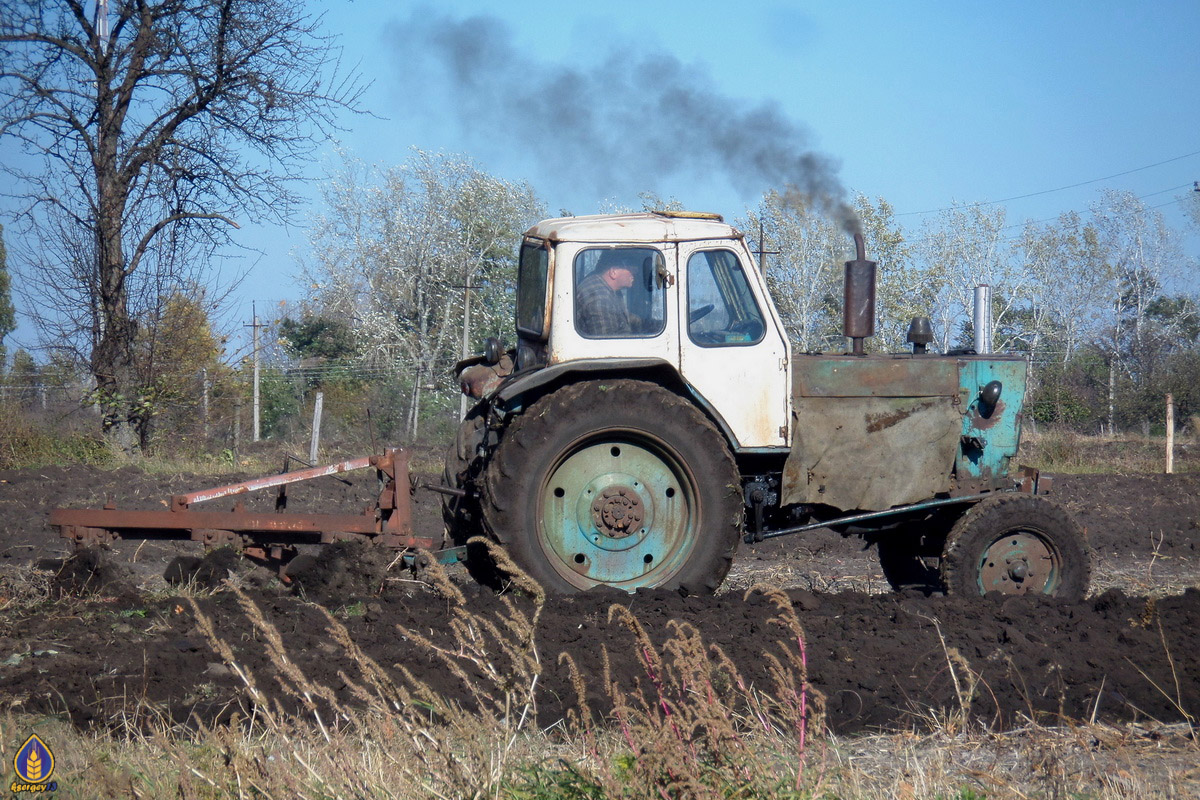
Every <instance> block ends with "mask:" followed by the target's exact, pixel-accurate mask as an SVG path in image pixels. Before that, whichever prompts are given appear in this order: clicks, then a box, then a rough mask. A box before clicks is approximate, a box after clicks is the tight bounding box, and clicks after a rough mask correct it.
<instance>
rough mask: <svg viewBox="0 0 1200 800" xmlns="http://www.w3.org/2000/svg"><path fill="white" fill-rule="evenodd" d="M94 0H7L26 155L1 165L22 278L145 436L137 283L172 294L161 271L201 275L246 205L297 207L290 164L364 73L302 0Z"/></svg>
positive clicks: (117, 427) (16, 127)
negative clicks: (10, 194)
mask: <svg viewBox="0 0 1200 800" xmlns="http://www.w3.org/2000/svg"><path fill="white" fill-rule="evenodd" d="M91 10H92V4H91V3H90V2H86V1H85V0H0V64H2V65H3V66H2V67H0V136H9V137H13V138H15V139H16V140H17V141H18V142H19V143H20V144H21V146H22V148H23V150H24V152H25V155H26V157H25V158H23V159H18V160H13V161H7V162H6V163H5V165H4V167H3V169H4V170H5V172H7V173H8V174H9V175H10V176H11V177H13V178H15V179H16V181H15V182H14V184H15V185H16V186H17V187H18V189H17V190H16V191H17V192H19V195H18V196H19V197H20V198H21V199H22V200H23V201H24V202H23V203H22V204H21V208H22V214H21V216H20V217H19V218H18V222H19V223H20V225H21V233H22V234H23V236H24V238H25V245H24V246H23V247H22V248H21V256H22V257H21V259H20V261H21V262H22V263H21V266H22V267H23V268H24V269H23V274H24V275H25V278H24V282H25V283H26V285H27V288H28V289H29V291H31V292H32V294H33V298H34V299H35V300H36V298H37V297H39V296H40V297H41V298H42V299H44V300H46V301H48V303H49V304H48V305H41V306H39V307H40V309H41V311H42V312H43V316H44V317H46V319H43V320H41V321H42V322H48V323H49V324H48V325H44V326H43V333H44V335H45V336H62V335H64V334H66V333H68V332H69V331H71V330H74V331H75V333H76V334H78V335H77V336H76V337H75V341H74V342H73V346H74V347H75V348H76V350H77V351H78V354H79V356H80V357H81V358H84V359H85V363H86V364H87V365H88V368H89V369H90V371H91V374H92V375H93V377H94V379H95V381H96V386H97V397H98V400H99V401H100V403H101V407H102V409H103V427H104V430H105V431H106V433H107V434H109V436H110V438H111V440H112V441H113V442H114V443H115V444H117V445H118V446H120V447H121V448H123V449H125V450H126V451H132V450H135V449H136V447H137V442H138V436H137V435H136V434H137V430H136V429H137V427H138V425H139V424H140V421H141V414H140V412H139V406H140V404H139V402H138V393H139V390H140V388H141V387H139V385H138V379H137V370H136V368H135V357H136V355H135V349H136V348H135V341H136V339H137V326H138V318H137V311H138V304H137V302H136V300H137V298H138V297H139V295H142V296H145V297H151V298H161V297H166V296H169V295H170V292H169V291H164V286H163V285H162V281H163V280H170V279H171V278H172V276H173V275H176V274H177V273H178V272H180V271H181V270H180V269H179V267H180V265H181V264H185V265H186V267H187V268H186V269H183V270H182V272H183V273H184V275H183V276H182V278H183V280H184V281H185V282H186V281H189V280H191V279H193V278H194V275H195V271H194V270H195V268H196V267H197V265H203V264H204V263H205V262H206V261H207V259H208V258H209V257H211V256H212V254H213V253H214V252H216V251H217V249H218V248H220V247H222V246H224V245H226V244H228V243H229V242H230V238H229V234H230V228H231V226H232V227H236V222H235V221H234V220H235V218H236V217H242V218H246V217H251V218H256V219H262V218H266V219H268V220H273V221H281V220H285V219H286V218H288V216H289V215H290V213H291V209H292V206H293V203H294V200H295V196H294V194H293V191H292V188H291V177H290V176H291V175H293V174H294V173H295V171H296V170H295V167H296V166H297V164H298V163H299V162H301V161H302V160H304V159H306V158H308V157H309V156H310V155H311V153H312V148H313V147H314V144H315V138H314V133H318V134H320V133H327V132H328V131H329V129H330V128H332V127H334V126H335V118H334V115H335V114H336V113H337V112H338V111H339V110H341V109H345V108H354V107H355V105H356V103H357V100H358V96H359V92H360V87H359V86H358V85H357V84H356V83H355V81H354V80H353V79H352V78H351V79H345V78H342V77H339V74H338V69H337V60H336V57H337V51H336V49H335V48H334V47H333V43H332V41H331V40H330V39H329V38H327V37H325V36H324V35H322V34H321V32H320V29H319V19H315V18H313V17H311V16H309V15H308V14H306V13H305V11H304V10H303V8H302V6H301V4H299V3H295V2H288V0H112V2H111V3H103V2H101V3H97V4H96V9H95V13H91ZM41 248H49V250H50V251H51V252H45V251H43V252H42V253H41V257H36V256H37V255H38V251H39V250H40V249H41ZM14 249H15V248H14ZM185 259H186V260H185ZM143 276H146V277H147V279H146V280H143ZM59 343H61V342H59Z"/></svg>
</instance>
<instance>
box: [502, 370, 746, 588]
mask: <svg viewBox="0 0 1200 800" xmlns="http://www.w3.org/2000/svg"><path fill="white" fill-rule="evenodd" d="M482 495H483V496H482V511H483V519H484V524H485V526H486V527H487V529H488V531H489V533H490V534H491V535H492V536H493V537H494V538H495V539H496V540H497V541H499V542H500V543H501V544H503V545H505V546H506V547H507V548H508V551H509V553H510V554H511V555H512V557H513V559H514V561H516V563H517V564H518V565H519V566H520V567H521V568H522V569H524V570H525V571H526V572H528V573H529V575H530V576H531V577H532V578H533V579H534V580H536V581H537V582H538V583H540V584H541V585H542V586H543V587H545V588H546V589H548V590H551V591H557V592H575V591H581V590H586V589H590V588H592V587H596V586H612V587H615V588H619V589H623V590H625V591H633V590H635V589H639V588H644V587H645V588H651V587H664V588H682V589H685V590H687V591H690V592H693V593H708V592H713V591H715V590H716V589H717V587H718V586H720V584H721V581H722V580H724V578H725V575H726V574H727V573H728V572H729V567H730V564H731V562H732V561H733V555H734V552H735V551H736V549H737V545H738V541H739V539H740V536H741V526H742V516H743V504H742V497H741V488H740V480H739V476H738V471H737V466H736V464H735V463H734V460H733V456H732V455H731V454H730V452H729V448H728V447H727V446H726V444H725V440H724V438H723V437H722V436H721V434H720V432H719V431H717V429H716V428H715V427H713V425H712V423H710V422H709V421H708V419H706V418H705V417H704V415H703V414H701V413H700V412H699V411H698V410H697V409H696V408H695V407H694V406H693V405H692V404H690V403H688V402H687V401H685V400H683V399H682V398H680V397H678V396H676V395H674V394H672V393H671V392H668V391H666V390H665V389H663V388H662V387H660V386H657V385H655V384H653V383H647V382H644V381H635V380H627V379H620V380H602V381H588V382H584V383H578V384H573V385H571V386H567V387H564V388H562V389H559V390H558V391H556V392H553V393H552V394H550V395H547V396H546V397H544V398H542V399H540V400H538V401H537V402H536V403H534V404H533V405H532V406H530V407H529V408H528V409H527V410H526V411H525V413H524V414H522V415H520V416H519V417H518V418H517V419H516V420H514V421H513V423H512V424H511V425H510V426H509V427H508V428H507V429H506V430H505V432H504V434H503V435H502V438H501V440H500V443H499V444H498V446H497V448H496V450H495V452H494V454H493V457H492V459H491V462H490V463H489V465H488V467H487V470H486V472H485V474H484V480H483V492H482Z"/></svg>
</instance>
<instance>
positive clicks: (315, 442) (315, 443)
mask: <svg viewBox="0 0 1200 800" xmlns="http://www.w3.org/2000/svg"><path fill="white" fill-rule="evenodd" d="M324 407H325V393H324V392H317V401H316V402H315V403H313V428H312V443H311V444H309V446H308V463H309V464H313V465H315V464H316V463H317V449H318V448H319V447H320V446H321V411H322V409H323V408H324Z"/></svg>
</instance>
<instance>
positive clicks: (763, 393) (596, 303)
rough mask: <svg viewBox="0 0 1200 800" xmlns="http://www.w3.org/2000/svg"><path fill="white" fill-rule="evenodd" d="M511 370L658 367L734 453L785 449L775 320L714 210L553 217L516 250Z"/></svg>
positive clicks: (782, 349) (784, 394) (736, 241)
mask: <svg viewBox="0 0 1200 800" xmlns="http://www.w3.org/2000/svg"><path fill="white" fill-rule="evenodd" d="M517 336H518V344H517V352H516V359H515V361H516V364H515V367H516V369H517V370H518V371H524V370H529V369H536V368H542V367H550V368H557V369H558V370H560V371H572V370H573V369H577V370H579V371H602V370H604V369H608V368H612V369H617V370H620V369H624V368H627V367H629V366H631V365H632V362H638V363H644V364H647V365H648V366H649V365H650V364H652V363H653V364H657V367H658V368H659V369H662V370H664V371H669V372H672V373H674V374H675V376H677V379H678V380H681V381H682V383H683V384H684V387H685V389H686V391H687V392H688V393H689V394H690V395H691V396H692V399H693V400H694V401H695V402H696V403H698V404H699V405H701V406H702V407H703V408H705V410H706V411H707V412H708V414H709V415H710V416H712V417H713V418H714V419H715V420H717V421H718V423H719V425H720V427H721V428H722V429H723V430H724V432H725V433H726V435H727V436H728V438H729V439H730V441H731V443H732V444H733V447H734V448H735V450H737V451H739V452H741V451H754V450H762V449H767V450H771V449H781V450H782V449H786V448H787V446H788V416H789V409H788V405H787V398H788V397H789V392H790V387H791V379H790V373H789V370H788V363H789V352H788V341H787V335H786V333H785V331H784V328H783V324H782V322H781V321H780V319H779V316H778V314H777V313H776V311H775V308H774V306H773V304H772V303H771V300H770V296H769V295H768V293H767V287H766V285H765V282H764V281H763V279H762V276H761V275H760V274H759V273H758V271H757V269H755V267H754V262H753V259H752V258H751V255H750V252H749V250H748V249H747V247H746V243H745V240H744V238H743V237H742V235H741V233H739V232H738V231H737V230H736V229H734V228H733V227H731V226H729V225H727V224H725V223H724V222H723V221H722V220H721V217H719V216H718V215H716V214H695V213H682V212H654V213H642V214H623V215H603V216H592V217H568V218H561V219H551V220H546V221H545V222H541V223H539V224H538V225H536V226H534V227H533V228H531V229H530V230H529V231H528V232H527V233H526V234H525V238H524V241H523V243H522V247H521V256H520V266H519V270H518V285H517Z"/></svg>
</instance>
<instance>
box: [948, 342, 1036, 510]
mask: <svg viewBox="0 0 1200 800" xmlns="http://www.w3.org/2000/svg"><path fill="white" fill-rule="evenodd" d="M1025 376H1026V365H1025V361H1024V359H1014V358H1011V357H1010V358H1007V359H1003V360H1001V359H994V358H987V357H979V358H970V359H967V360H965V361H963V363H962V369H961V370H960V372H959V381H960V382H961V389H962V396H963V397H964V398H967V400H968V402H967V405H966V408H965V413H964V414H963V421H962V437H963V438H962V442H963V444H962V447H961V448H960V449H959V452H958V456H957V457H956V459H955V472H956V473H957V475H958V482H959V484H960V485H963V484H965V483H968V482H972V481H976V482H978V484H979V486H980V487H981V488H991V487H993V486H994V485H996V483H997V482H999V481H1001V480H1003V478H1004V476H1006V475H1007V474H1008V472H1009V462H1010V461H1011V460H1012V459H1013V458H1014V457H1015V456H1016V454H1017V446H1018V445H1019V444H1020V442H1021V408H1022V405H1023V403H1024V399H1025ZM992 381H1000V383H1001V385H1002V387H1003V388H1002V390H1001V393H1000V400H999V401H998V402H997V403H996V405H995V406H994V407H989V406H987V405H986V404H985V403H983V402H982V401H981V400H980V399H979V393H980V392H981V391H982V390H983V387H985V386H987V384H989V383H990V382H992Z"/></svg>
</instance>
